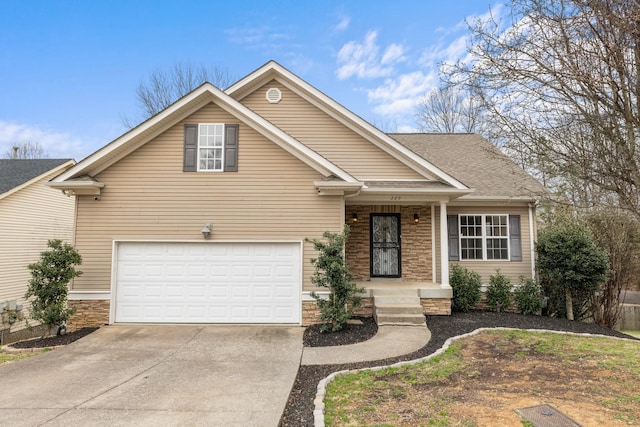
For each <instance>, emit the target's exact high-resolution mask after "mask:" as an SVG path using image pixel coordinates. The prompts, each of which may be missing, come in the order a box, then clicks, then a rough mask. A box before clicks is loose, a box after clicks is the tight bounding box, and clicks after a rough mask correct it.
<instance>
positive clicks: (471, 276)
mask: <svg viewBox="0 0 640 427" xmlns="http://www.w3.org/2000/svg"><path fill="white" fill-rule="evenodd" d="M449 284H450V285H451V287H452V288H453V301H452V304H451V309H452V310H453V311H461V312H467V311H469V310H470V309H471V308H473V306H474V305H476V304H477V303H478V301H480V296H481V294H480V286H481V285H482V279H481V278H480V275H479V274H478V273H476V272H475V271H471V270H468V269H466V268H464V267H461V266H460V265H458V264H455V265H454V266H453V267H451V273H450V274H449Z"/></svg>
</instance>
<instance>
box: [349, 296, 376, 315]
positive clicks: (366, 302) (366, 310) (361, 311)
mask: <svg viewBox="0 0 640 427" xmlns="http://www.w3.org/2000/svg"><path fill="white" fill-rule="evenodd" d="M353 314H354V315H356V316H360V317H373V298H362V305H361V306H360V307H358V308H356V309H355V310H354V311H353Z"/></svg>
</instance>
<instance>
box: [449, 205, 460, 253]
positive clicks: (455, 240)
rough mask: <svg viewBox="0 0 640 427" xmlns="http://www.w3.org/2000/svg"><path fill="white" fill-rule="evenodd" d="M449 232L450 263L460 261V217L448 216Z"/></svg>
mask: <svg viewBox="0 0 640 427" xmlns="http://www.w3.org/2000/svg"><path fill="white" fill-rule="evenodd" d="M447 231H448V233H447V234H448V236H449V261H460V239H459V234H460V233H459V231H458V215H447Z"/></svg>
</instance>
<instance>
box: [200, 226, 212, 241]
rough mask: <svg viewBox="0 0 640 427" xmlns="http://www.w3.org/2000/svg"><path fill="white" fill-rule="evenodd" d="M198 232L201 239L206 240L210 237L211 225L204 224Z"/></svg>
mask: <svg viewBox="0 0 640 427" xmlns="http://www.w3.org/2000/svg"><path fill="white" fill-rule="evenodd" d="M200 231H201V232H202V237H204V238H205V239H208V238H209V236H211V224H210V223H209V224H205V225H204V227H202V230H200Z"/></svg>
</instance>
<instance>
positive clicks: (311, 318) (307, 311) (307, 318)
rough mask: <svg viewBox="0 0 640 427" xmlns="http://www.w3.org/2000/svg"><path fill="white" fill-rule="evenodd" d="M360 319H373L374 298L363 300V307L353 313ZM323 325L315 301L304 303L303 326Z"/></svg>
mask: <svg viewBox="0 0 640 427" xmlns="http://www.w3.org/2000/svg"><path fill="white" fill-rule="evenodd" d="M353 314H354V315H356V316H360V317H373V298H362V305H361V306H360V307H358V308H356V309H355V310H354V311H353ZM318 323H322V321H321V320H320V309H319V308H318V305H317V304H316V302H315V301H302V326H310V325H316V324H318Z"/></svg>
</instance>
